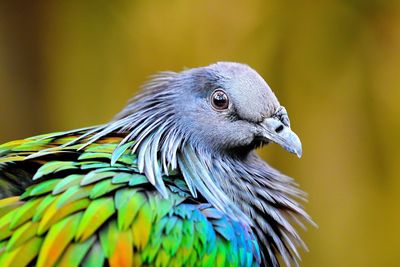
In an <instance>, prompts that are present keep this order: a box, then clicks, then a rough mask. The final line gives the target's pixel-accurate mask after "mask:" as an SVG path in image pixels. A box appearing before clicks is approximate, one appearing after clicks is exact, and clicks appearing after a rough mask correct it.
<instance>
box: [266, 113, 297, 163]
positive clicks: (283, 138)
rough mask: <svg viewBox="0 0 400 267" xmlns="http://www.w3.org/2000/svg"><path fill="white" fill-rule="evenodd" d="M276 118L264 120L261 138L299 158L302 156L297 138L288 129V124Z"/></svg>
mask: <svg viewBox="0 0 400 267" xmlns="http://www.w3.org/2000/svg"><path fill="white" fill-rule="evenodd" d="M284 122H286V121H285V120H283V122H282V120H280V119H279V118H277V117H272V118H267V119H265V120H264V121H263V122H262V124H261V126H262V133H261V134H262V137H263V138H265V139H267V140H268V141H272V142H274V143H276V144H278V145H280V146H282V147H283V148H284V149H286V150H287V151H289V152H290V153H293V154H296V155H297V156H298V157H299V158H301V155H302V153H303V152H302V148H301V142H300V139H299V137H298V136H297V135H296V134H295V133H294V132H293V131H292V130H291V129H290V125H289V123H284Z"/></svg>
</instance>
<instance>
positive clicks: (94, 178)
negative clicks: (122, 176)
mask: <svg viewBox="0 0 400 267" xmlns="http://www.w3.org/2000/svg"><path fill="white" fill-rule="evenodd" d="M114 175H116V173H115V172H111V171H103V169H97V170H94V171H91V172H89V173H88V174H86V175H85V177H83V179H82V181H81V185H88V184H92V183H95V182H98V181H100V180H103V179H105V178H109V177H113V176H114Z"/></svg>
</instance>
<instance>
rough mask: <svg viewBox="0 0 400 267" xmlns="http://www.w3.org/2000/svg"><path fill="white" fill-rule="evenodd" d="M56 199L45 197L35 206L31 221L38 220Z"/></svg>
mask: <svg viewBox="0 0 400 267" xmlns="http://www.w3.org/2000/svg"><path fill="white" fill-rule="evenodd" d="M55 199H56V197H55V196H53V195H47V196H45V197H44V198H43V200H42V202H40V204H39V205H38V206H37V208H36V210H35V213H34V214H33V216H32V221H33V222H36V221H38V220H40V219H41V218H42V216H43V214H44V212H45V211H46V210H47V208H48V207H49V206H50V205H51V203H53V201H54V200H55Z"/></svg>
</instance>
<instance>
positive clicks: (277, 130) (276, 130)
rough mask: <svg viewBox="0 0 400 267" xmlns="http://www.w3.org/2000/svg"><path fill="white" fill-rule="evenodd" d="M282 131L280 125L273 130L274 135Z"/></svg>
mask: <svg viewBox="0 0 400 267" xmlns="http://www.w3.org/2000/svg"><path fill="white" fill-rule="evenodd" d="M282 131H283V126H282V125H279V126H278V127H277V128H276V129H275V132H276V133H280V132H282Z"/></svg>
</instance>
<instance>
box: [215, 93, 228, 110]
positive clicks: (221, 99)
mask: <svg viewBox="0 0 400 267" xmlns="http://www.w3.org/2000/svg"><path fill="white" fill-rule="evenodd" d="M211 104H212V106H213V107H214V108H215V109H216V110H224V109H227V108H228V106H229V99H228V96H227V95H226V93H225V92H224V91H223V90H221V89H217V90H215V91H214V92H213V93H212V95H211Z"/></svg>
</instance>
